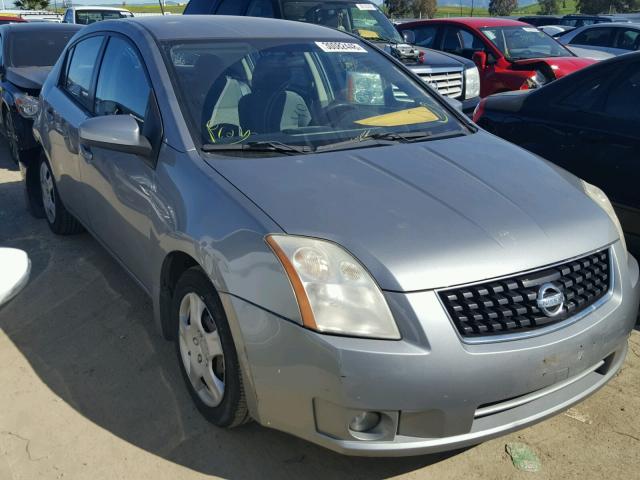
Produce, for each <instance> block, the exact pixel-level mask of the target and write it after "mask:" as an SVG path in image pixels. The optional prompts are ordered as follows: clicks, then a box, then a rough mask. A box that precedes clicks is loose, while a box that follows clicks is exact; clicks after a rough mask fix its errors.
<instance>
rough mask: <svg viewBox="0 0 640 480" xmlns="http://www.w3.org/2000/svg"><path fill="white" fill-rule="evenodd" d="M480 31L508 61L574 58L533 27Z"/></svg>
mask: <svg viewBox="0 0 640 480" xmlns="http://www.w3.org/2000/svg"><path fill="white" fill-rule="evenodd" d="M480 30H481V31H482V33H484V35H485V36H486V37H487V38H488V39H489V40H490V41H491V42H492V43H493V44H494V45H495V46H496V47H498V50H500V51H501V52H502V54H503V55H504V56H505V57H506V58H507V59H509V60H524V59H529V58H545V57H572V56H574V55H573V54H572V53H571V52H570V51H569V50H567V49H566V48H564V47H563V46H562V45H560V44H559V43H558V42H557V41H556V40H554V39H553V38H551V37H550V36H549V35H547V34H546V33H543V32H541V31H540V30H538V29H537V28H535V27H525V26H522V27H519V26H513V27H486V28H481V29H480Z"/></svg>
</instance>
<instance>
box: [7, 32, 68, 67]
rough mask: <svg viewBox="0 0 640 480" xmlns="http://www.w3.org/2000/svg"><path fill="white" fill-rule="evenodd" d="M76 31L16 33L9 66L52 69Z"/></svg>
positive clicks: (10, 48)
mask: <svg viewBox="0 0 640 480" xmlns="http://www.w3.org/2000/svg"><path fill="white" fill-rule="evenodd" d="M75 33H76V31H75V30H73V31H71V30H70V31H60V30H48V29H47V30H45V31H41V32H38V31H37V30H30V31H26V32H25V31H23V32H20V31H17V30H16V31H14V32H12V33H11V37H10V41H9V52H8V53H9V57H8V58H7V64H8V65H7V66H12V67H50V66H52V65H54V64H55V63H56V61H57V60H58V57H59V56H60V54H61V53H62V51H63V50H64V47H66V45H67V43H69V40H71V37H73V36H74V35H75Z"/></svg>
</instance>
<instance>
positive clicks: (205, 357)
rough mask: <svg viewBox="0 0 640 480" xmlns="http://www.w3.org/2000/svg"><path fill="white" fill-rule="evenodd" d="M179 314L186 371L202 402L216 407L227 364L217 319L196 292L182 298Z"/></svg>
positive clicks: (181, 352)
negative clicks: (215, 319)
mask: <svg viewBox="0 0 640 480" xmlns="http://www.w3.org/2000/svg"><path fill="white" fill-rule="evenodd" d="M179 315H180V317H179V321H178V335H179V345H180V356H181V358H182V363H183V365H184V369H185V372H186V373H187V376H188V377H189V380H190V382H191V386H192V387H193V389H194V390H195V392H196V393H197V394H198V396H199V397H200V399H201V400H202V402H203V403H204V404H206V405H207V406H209V407H217V406H218V405H219V404H220V402H222V399H223V397H224V390H225V383H224V375H225V367H224V353H223V351H222V342H221V341H220V335H219V333H218V328H217V326H216V323H215V321H214V320H213V317H212V316H211V313H210V312H209V310H208V309H207V306H206V305H205V303H204V301H203V300H202V298H200V297H199V296H198V295H197V294H195V293H188V294H186V295H185V296H184V297H183V298H182V301H181V303H180V313H179Z"/></svg>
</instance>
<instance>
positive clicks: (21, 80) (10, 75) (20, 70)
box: [7, 67, 53, 90]
mask: <svg viewBox="0 0 640 480" xmlns="http://www.w3.org/2000/svg"><path fill="white" fill-rule="evenodd" d="M52 68H53V67H9V68H7V80H9V81H10V82H11V83H13V84H14V85H15V86H17V87H19V88H22V89H24V90H40V89H41V88H42V85H43V84H44V81H45V80H46V79H47V76H48V75H49V72H50V71H51V69H52Z"/></svg>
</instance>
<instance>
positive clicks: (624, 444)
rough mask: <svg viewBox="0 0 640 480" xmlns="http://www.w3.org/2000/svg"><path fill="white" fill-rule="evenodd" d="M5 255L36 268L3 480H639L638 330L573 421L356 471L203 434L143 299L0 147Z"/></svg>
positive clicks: (15, 332) (15, 370)
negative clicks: (29, 204) (28, 203)
mask: <svg viewBox="0 0 640 480" xmlns="http://www.w3.org/2000/svg"><path fill="white" fill-rule="evenodd" d="M0 245H2V246H11V247H17V248H21V249H24V250H26V251H27V252H28V253H29V255H30V257H31V260H32V263H33V266H32V276H31V280H30V282H29V284H28V286H27V287H26V289H25V290H24V291H23V292H22V293H21V294H20V295H19V296H18V297H17V298H15V299H14V300H13V301H12V302H10V303H9V304H8V305H6V306H5V307H4V308H3V309H2V310H0V480H8V479H16V480H17V479H27V480H35V479H41V478H42V479H91V480H99V479H109V480H114V479H120V478H124V479H158V480H160V479H181V480H182V479H195V478H212V477H223V478H231V479H245V478H260V479H266V478H278V479H280V478H290V479H296V480H298V479H304V480H311V479H323V480H324V479H328V478H331V479H339V478H362V479H382V478H412V479H439V480H444V479H459V478H464V479H465V480H470V479H480V478H482V479H492V480H495V479H503V478H505V479H506V478H508V479H520V478H540V479H572V478H576V479H578V478H579V479H592V478H593V479H603V478H606V479H607V480H615V479H625V480H628V479H631V478H638V475H639V473H638V472H639V468H640V415H638V412H640V332H638V331H637V330H636V331H634V332H633V334H632V336H631V339H630V347H631V348H630V350H629V355H628V358H627V362H626V363H625V365H624V368H623V369H622V371H621V373H620V374H619V375H618V376H617V377H616V378H615V379H614V380H613V381H612V382H610V383H609V385H607V386H606V387H604V388H603V389H602V390H600V391H599V392H597V393H596V394H595V395H594V396H592V397H591V398H589V399H588V400H586V401H585V402H584V403H582V404H580V405H578V406H576V407H575V408H574V409H572V410H571V411H569V412H568V413H566V414H561V415H558V416H556V417H555V418H552V419H550V420H548V421H546V422H543V423H541V424H538V425H536V426H534V427H531V428H528V429H526V430H523V431H520V432H517V433H514V434H511V435H508V436H506V437H503V438H498V439H495V440H492V441H489V442H486V443H484V444H482V445H479V446H476V447H473V448H470V449H467V450H464V451H462V452H457V453H455V454H447V455H436V456H422V457H417V458H399V459H398V458H396V459H367V458H350V457H343V456H340V455H337V454H334V453H332V452H329V451H326V450H324V449H322V448H319V447H316V446H314V445H311V444H309V443H306V442H304V441H302V440H298V439H296V438H294V437H292V436H289V435H286V434H283V433H280V432H276V431H274V430H270V429H267V428H263V427H260V426H258V425H256V424H250V425H247V426H245V427H242V428H239V429H236V430H233V431H225V430H220V429H217V428H215V427H213V426H211V425H209V424H208V423H207V422H206V421H205V420H203V419H202V418H201V417H200V415H199V414H198V412H197V411H196V409H195V408H194V406H193V405H192V403H191V400H190V398H189V396H188V394H187V391H186V389H185V387H184V385H183V383H182V379H181V377H180V375H179V370H178V364H177V362H176V355H175V352H174V349H173V346H172V345H171V344H170V343H168V342H166V341H165V340H163V339H162V338H161V337H160V335H159V334H158V332H157V331H156V330H155V327H154V325H153V323H152V315H151V306H150V302H149V300H148V299H147V298H146V297H145V294H144V293H143V292H142V291H141V290H140V289H139V288H138V287H137V286H136V284H135V283H134V282H133V281H131V280H130V279H129V278H128V276H127V275H126V274H125V273H124V271H123V270H122V269H121V267H120V266H119V265H118V264H117V263H116V262H115V261H114V260H112V259H111V257H110V256H109V255H108V254H107V253H106V252H105V250H103V249H102V248H101V247H100V245H98V243H97V242H96V241H95V240H93V239H92V238H91V237H90V236H89V235H87V234H82V235H78V236H74V237H66V238H62V237H56V236H54V235H53V234H52V233H51V232H50V230H49V229H48V227H47V225H46V223H45V222H44V221H43V220H35V219H33V218H31V217H30V216H29V215H28V214H27V212H26V210H25V206H24V200H23V195H22V185H21V183H20V174H19V172H18V171H17V169H16V168H15V167H13V165H12V164H11V162H10V160H9V156H8V153H7V152H6V149H5V148H4V146H0ZM1 272H2V266H1V265H0V274H1ZM425 388H428V386H426V387H425ZM509 442H523V443H525V444H526V445H527V446H528V447H529V448H530V449H532V450H533V452H535V453H536V454H537V456H538V458H539V459H540V461H541V464H542V466H541V469H540V470H539V471H538V472H537V473H527V472H523V471H519V470H517V469H516V468H515V467H514V466H513V465H512V463H511V460H510V458H509V457H508V455H507V453H506V452H505V445H506V444H507V443H509Z"/></svg>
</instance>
